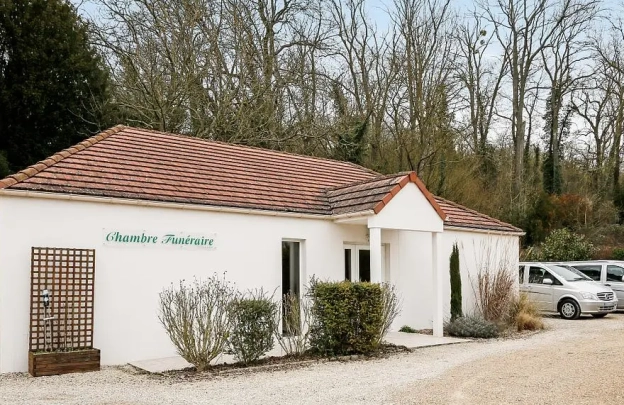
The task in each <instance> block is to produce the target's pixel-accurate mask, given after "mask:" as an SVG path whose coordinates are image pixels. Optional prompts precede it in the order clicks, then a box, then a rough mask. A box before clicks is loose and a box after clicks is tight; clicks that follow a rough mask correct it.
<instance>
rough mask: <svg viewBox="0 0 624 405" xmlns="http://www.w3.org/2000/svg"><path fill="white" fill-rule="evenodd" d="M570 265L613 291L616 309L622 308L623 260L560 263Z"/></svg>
mask: <svg viewBox="0 0 624 405" xmlns="http://www.w3.org/2000/svg"><path fill="white" fill-rule="evenodd" d="M562 264H565V265H567V266H572V267H574V268H576V269H577V270H579V271H581V272H582V273H583V274H585V275H586V276H588V277H589V278H591V279H592V280H594V281H598V282H600V283H602V284H604V285H606V286H607V287H611V289H612V290H613V291H614V292H615V296H616V297H617V299H618V309H620V310H624V262H623V261H618V260H592V261H587V262H566V263H562Z"/></svg>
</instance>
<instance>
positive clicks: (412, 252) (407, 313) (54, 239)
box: [0, 185, 519, 372]
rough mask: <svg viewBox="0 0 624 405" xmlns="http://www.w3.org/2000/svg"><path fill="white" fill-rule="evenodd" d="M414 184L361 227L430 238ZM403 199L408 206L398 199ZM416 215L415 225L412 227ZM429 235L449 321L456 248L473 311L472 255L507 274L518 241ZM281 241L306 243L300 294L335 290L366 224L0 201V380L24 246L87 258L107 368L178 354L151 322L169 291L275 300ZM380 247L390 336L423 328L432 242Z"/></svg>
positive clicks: (6, 365) (15, 344)
mask: <svg viewBox="0 0 624 405" xmlns="http://www.w3.org/2000/svg"><path fill="white" fill-rule="evenodd" d="M412 186H413V185H408V186H406V187H405V188H404V190H408V191H407V192H406V193H403V192H401V193H399V194H398V195H397V196H396V197H395V198H394V199H393V200H392V201H390V203H389V204H388V206H387V207H385V208H384V210H382V212H381V213H384V212H385V213H386V214H385V215H384V216H383V217H380V219H379V220H377V221H376V222H373V221H371V222H369V226H371V225H377V226H382V225H383V226H390V225H392V226H397V227H398V226H401V222H400V216H401V214H402V213H403V215H404V216H405V217H406V219H405V220H406V221H408V222H409V226H410V227H416V226H423V227H425V228H437V226H438V225H439V224H441V222H442V221H441V220H440V218H439V216H438V215H437V213H435V210H433V208H432V207H431V206H430V205H424V204H422V206H419V204H420V202H423V201H422V200H424V202H426V199H425V198H424V197H423V196H422V195H421V194H420V192H419V190H418V189H417V188H416V186H413V188H412ZM403 195H406V196H408V197H410V198H406V199H404V198H399V197H402V196H403ZM419 197H420V198H421V199H422V200H419V199H418V198H419ZM410 200H411V201H412V204H411V208H410V204H409V202H410ZM426 203H427V204H428V202H426ZM414 204H415V205H417V206H416V207H415V206H414ZM419 207H420V208H419ZM419 217H420V218H421V222H420V224H421V225H419V223H418V222H416V220H417V219H418V218H419ZM382 220H383V221H382ZM427 221H428V222H427ZM104 229H109V230H110V229H116V230H119V231H140V230H145V231H150V232H154V233H166V232H189V233H200V234H210V233H215V234H216V249H215V250H190V249H188V250H187V249H181V248H175V247H167V248H159V247H140V246H134V247H130V246H124V247H117V246H109V245H106V244H104V232H103V230H104ZM438 235H439V236H438V237H441V243H440V260H441V262H442V264H441V266H440V267H441V268H442V269H443V273H442V274H443V284H442V286H443V303H444V313H445V314H446V317H448V314H449V310H450V309H449V307H450V281H449V270H448V260H449V256H450V254H451V249H452V244H453V242H455V241H457V242H458V243H459V247H460V266H461V271H462V286H463V300H464V310H465V312H470V311H471V310H472V309H473V307H474V293H473V291H472V287H471V283H470V280H471V279H473V278H474V277H475V276H474V275H475V274H476V268H477V265H478V264H479V263H482V262H483V260H484V257H483V256H484V255H483V254H480V253H479V252H483V251H484V249H485V248H488V247H489V249H490V251H491V252H492V255H494V256H496V255H498V254H500V253H497V252H500V251H502V249H504V250H505V251H507V252H508V253H509V261H510V262H513V264H514V267H513V268H514V269H516V268H517V266H516V264H517V262H518V243H519V240H518V237H517V236H500V235H487V234H484V233H475V232H465V231H455V230H454V231H446V232H442V233H440V234H438ZM283 239H290V240H301V241H303V244H302V268H301V283H302V284H305V283H306V282H307V280H309V278H310V276H311V275H313V274H315V275H316V276H317V277H319V278H321V279H332V280H342V279H343V278H344V251H343V246H344V244H364V245H366V244H368V237H367V229H366V225H364V224H360V225H346V224H337V223H334V222H332V221H329V220H324V219H302V218H287V217H281V216H263V215H246V214H232V213H225V212H210V211H200V210H189V209H174V208H156V207H142V206H132V205H126V204H110V203H104V202H103V203H95V202H78V201H67V200H53V199H40V198H21V197H9V196H2V197H0V372H13V371H26V370H27V353H28V328H29V303H30V284H29V283H30V265H31V263H30V250H31V247H33V246H41V247H66V248H90V249H95V250H96V275H95V277H96V282H95V314H94V316H95V325H94V328H95V330H94V347H97V348H99V349H101V351H102V354H101V355H102V364H104V365H111V364H122V363H127V362H129V361H133V360H142V359H150V358H160V357H168V356H173V355H175V348H174V347H173V345H172V344H171V343H170V341H169V339H168V337H167V335H166V334H165V332H164V329H163V328H162V326H161V325H160V323H159V321H158V317H157V316H158V293H159V292H160V291H162V289H163V288H165V287H167V286H169V285H170V284H171V283H178V282H179V281H180V280H182V279H186V280H192V279H193V277H198V278H202V277H203V278H205V277H208V276H210V275H212V274H214V273H215V272H217V273H223V272H225V273H226V278H227V279H228V280H230V281H233V282H234V283H236V285H237V287H238V288H239V289H241V290H244V289H248V288H260V287H262V288H264V289H265V290H267V291H270V292H272V291H274V290H276V289H277V291H276V294H280V293H281V290H280V289H279V288H280V286H281V277H282V274H281V267H282V262H281V241H282V240H283ZM381 240H382V243H383V244H384V248H385V252H386V255H385V257H386V259H385V263H384V266H386V271H385V272H384V276H383V279H384V281H390V282H392V283H394V284H395V285H396V286H397V289H398V292H399V294H400V295H401V297H402V300H403V307H402V312H401V314H400V315H399V317H398V319H397V320H396V321H395V323H394V325H393V329H394V330H396V329H398V328H399V327H401V326H402V325H409V326H412V327H415V328H418V329H421V328H431V326H432V320H433V309H434V308H433V302H432V300H433V288H432V280H433V278H432V277H433V272H432V269H431V265H432V245H431V243H432V238H431V232H430V231H406V230H389V229H382V232H381ZM492 260H493V261H497V259H492ZM516 273H517V272H514V274H516ZM53 293H54V292H53Z"/></svg>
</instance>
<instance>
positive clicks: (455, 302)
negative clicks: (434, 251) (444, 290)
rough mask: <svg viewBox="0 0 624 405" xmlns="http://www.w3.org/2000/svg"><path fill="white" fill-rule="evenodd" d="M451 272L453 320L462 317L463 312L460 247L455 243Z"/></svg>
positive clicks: (451, 259)
mask: <svg viewBox="0 0 624 405" xmlns="http://www.w3.org/2000/svg"><path fill="white" fill-rule="evenodd" d="M450 273H451V321H453V320H455V319H457V318H459V317H461V316H462V315H463V314H462V291H461V288H462V287H461V274H460V271H459V247H457V243H454V244H453V252H452V253H451V258H450Z"/></svg>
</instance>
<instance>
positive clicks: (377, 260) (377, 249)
mask: <svg viewBox="0 0 624 405" xmlns="http://www.w3.org/2000/svg"><path fill="white" fill-rule="evenodd" d="M368 232H369V242H370V269H371V271H370V281H371V283H381V281H382V280H381V228H369V229H368Z"/></svg>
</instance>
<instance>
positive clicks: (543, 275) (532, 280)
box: [526, 266, 560, 311]
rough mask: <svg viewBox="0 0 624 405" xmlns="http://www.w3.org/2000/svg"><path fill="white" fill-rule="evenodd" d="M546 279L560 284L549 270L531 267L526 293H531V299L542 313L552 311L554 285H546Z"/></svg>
mask: <svg viewBox="0 0 624 405" xmlns="http://www.w3.org/2000/svg"><path fill="white" fill-rule="evenodd" d="M544 279H550V280H551V281H552V282H553V284H556V283H559V281H558V280H557V279H556V278H555V277H554V276H553V275H552V274H550V273H549V272H548V270H546V269H543V268H541V267H537V266H530V267H529V280H528V283H527V286H526V291H527V292H528V293H529V299H531V301H533V302H535V304H536V305H537V307H538V308H539V309H541V310H542V311H552V310H553V284H544V283H543V282H544ZM559 284H560V283H559Z"/></svg>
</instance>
